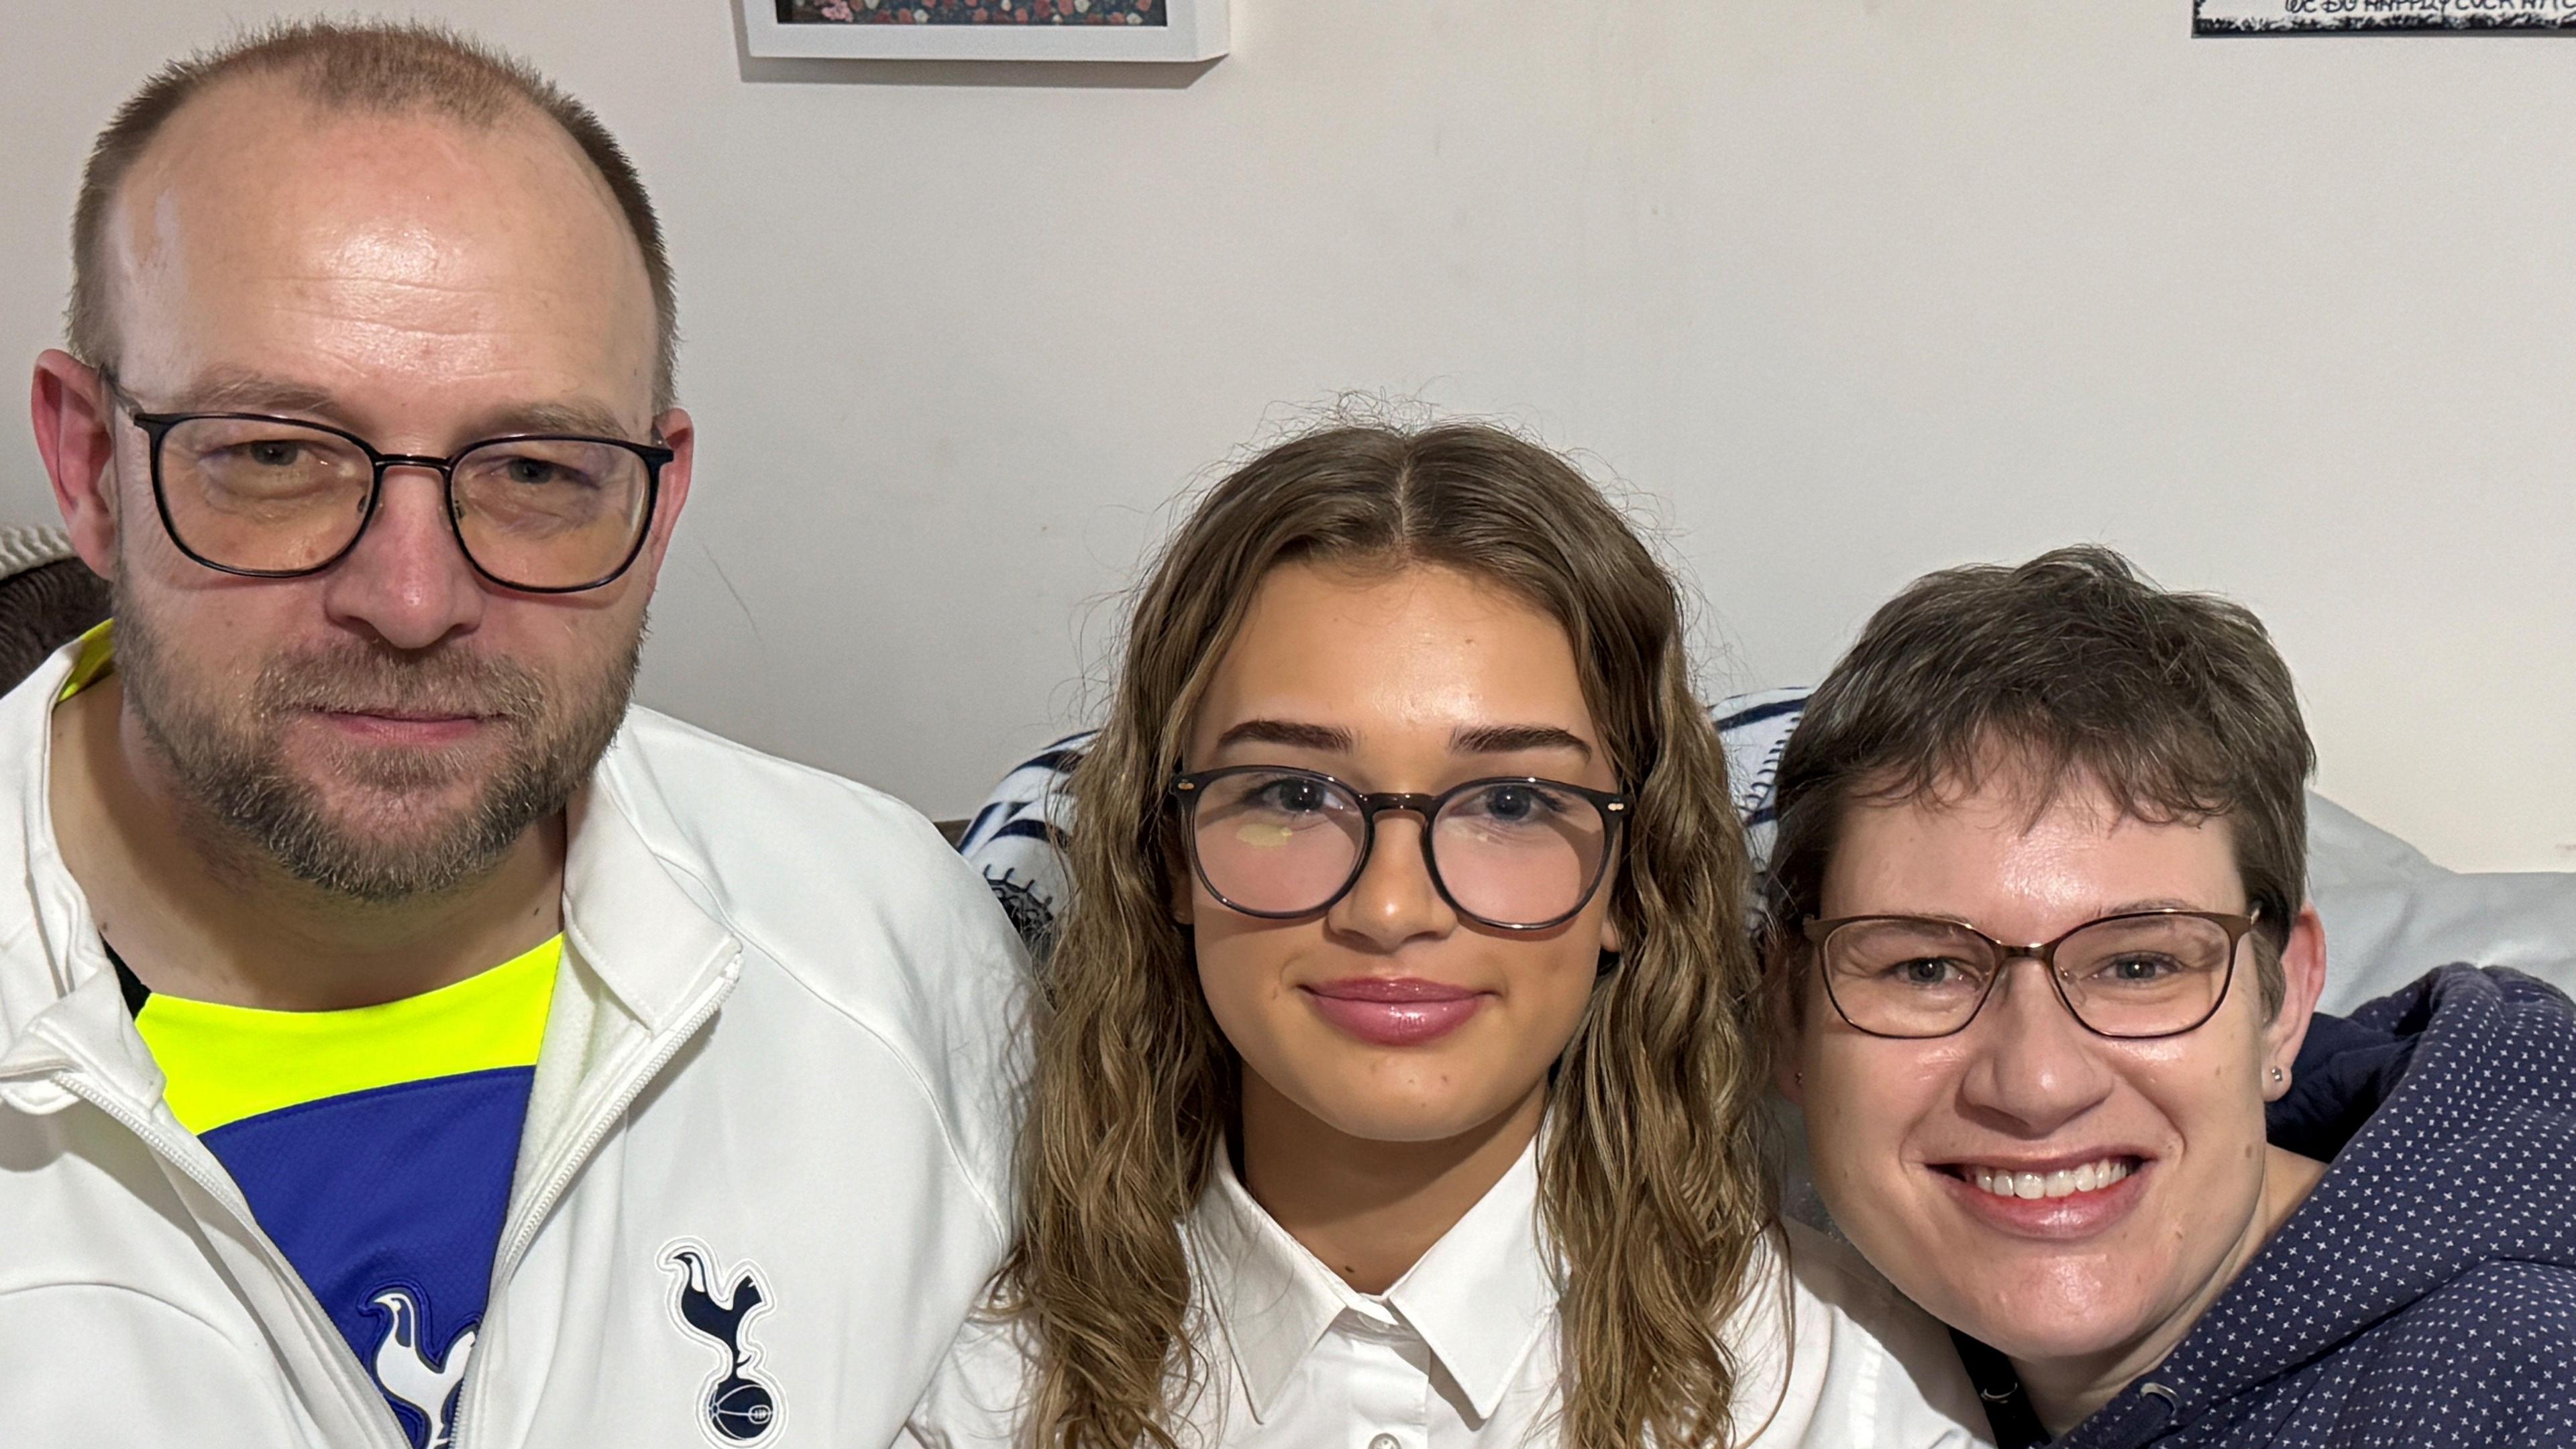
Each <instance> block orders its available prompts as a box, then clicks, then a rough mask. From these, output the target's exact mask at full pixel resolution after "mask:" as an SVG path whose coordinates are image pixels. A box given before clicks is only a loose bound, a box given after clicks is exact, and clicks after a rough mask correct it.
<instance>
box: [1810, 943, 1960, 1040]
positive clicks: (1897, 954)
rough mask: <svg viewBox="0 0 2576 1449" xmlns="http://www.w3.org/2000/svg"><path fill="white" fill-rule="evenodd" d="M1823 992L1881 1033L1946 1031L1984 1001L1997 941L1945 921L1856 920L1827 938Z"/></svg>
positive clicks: (1862, 1025)
mask: <svg viewBox="0 0 2576 1449" xmlns="http://www.w3.org/2000/svg"><path fill="white" fill-rule="evenodd" d="M1824 965H1825V989H1826V990H1827V991H1828V992H1830V993H1832V995H1833V999H1834V1005H1835V1007H1837V1008H1838V1009H1840V1010H1841V1012H1842V1014H1843V1016H1844V1018H1845V1019H1846V1020H1848V1021H1850V1022H1851V1024H1852V1025H1854V1026H1856V1027H1859V1028H1860V1029H1861V1030H1863V1031H1868V1032H1876V1033H1878V1034H1879V1035H1880V1036H1946V1035H1948V1034H1949V1033H1951V1032H1954V1031H1956V1030H1958V1029H1959V1028H1960V1027H1962V1026H1964V1025H1966V1024H1967V1021H1968V1018H1969V1017H1971V1016H1973V1015H1975V1014H1976V1010H1977V1003H1978V1002H1979V1001H1981V1000H1983V999H1984V998H1985V994H1986V985H1987V983H1988V982H1989V981H1991V980H1993V978H1994V974H1995V970H1996V962H1995V952H1994V948H1993V947H1992V946H1989V945H1987V944H1986V943H1985V942H1984V941H1983V940H1982V939H1980V938H1979V937H1977V936H1976V935H1975V934H1974V933H1972V932H1969V931H1966V930H1963V929H1961V928H1959V927H1957V926H1954V925H1951V924H1949V923H1947V922H1944V921H1930V920H1913V919H1904V918H1897V919H1889V920H1884V921H1853V922H1851V923H1849V924H1847V925H1843V926H1838V927H1836V928H1835V929H1834V932H1833V934H1832V935H1829V936H1827V937H1826V938H1825V947H1824Z"/></svg>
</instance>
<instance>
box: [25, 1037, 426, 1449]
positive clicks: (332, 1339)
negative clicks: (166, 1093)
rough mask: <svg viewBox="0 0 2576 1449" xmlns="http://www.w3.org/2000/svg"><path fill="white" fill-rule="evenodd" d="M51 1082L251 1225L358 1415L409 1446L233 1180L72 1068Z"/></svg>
mask: <svg viewBox="0 0 2576 1449" xmlns="http://www.w3.org/2000/svg"><path fill="white" fill-rule="evenodd" d="M52 1081H53V1082H54V1084H55V1085H57V1086H59V1087H61V1088H62V1089H63V1090H65V1091H67V1092H70V1093H71V1094H72V1095H74V1096H76V1097H79V1098H80V1099H81V1100H82V1101H84V1102H87V1103H89V1104H90V1105H91V1106H93V1107H96V1108H97V1109H99V1110H100V1111H102V1112H105V1113H106V1114H107V1115H108V1116H110V1117H112V1118H114V1119H116V1121H117V1122H118V1123H119V1124H121V1125H122V1126H123V1127H124V1128H125V1130H126V1131H128V1132H131V1133H133V1134H134V1136H135V1137H136V1138H137V1139H138V1140H140V1141H141V1142H142V1143H143V1145H144V1146H146V1147H148V1148H150V1149H151V1150H152V1153H153V1155H154V1156H156V1157H159V1158H160V1159H161V1160H162V1161H164V1162H166V1163H169V1164H170V1165H172V1166H174V1167H176V1168H178V1169H179V1170H180V1171H181V1172H184V1173H186V1174H187V1175H188V1179H189V1181H191V1182H194V1183H195V1184H197V1186H198V1187H200V1188H202V1189H204V1191H205V1193H206V1195H207V1196H209V1197H211V1198H213V1199H214V1200H215V1201H216V1202H217V1203H219V1204H221V1205H222V1206H223V1208H224V1210H225V1211H226V1212H228V1213H231V1214H232V1215H233V1217H234V1219H235V1220H237V1221H238V1222H240V1223H241V1224H242V1225H244V1226H246V1227H248V1228H249V1229H250V1230H251V1233H252V1235H253V1236H254V1238H255V1239H256V1240H257V1242H258V1243H259V1245H260V1249H261V1251H262V1253H263V1254H264V1255H265V1256H266V1258H267V1260H268V1269H269V1272H270V1273H271V1274H273V1275H274V1276H275V1277H276V1278H277V1279H278V1281H279V1282H281V1283H283V1284H285V1285H286V1288H287V1291H288V1296H289V1297H290V1298H291V1299H292V1300H293V1301H294V1303H295V1305H296V1308H297V1311H298V1313H299V1314H300V1315H301V1316H302V1318H303V1320H304V1322H303V1325H302V1326H303V1329H304V1331H305V1334H306V1336H307V1337H308V1338H310V1339H318V1340H319V1341H321V1342H322V1343H323V1344H324V1345H325V1348H324V1352H325V1353H326V1354H328V1355H330V1356H331V1357H333V1358H336V1359H337V1360H338V1364H337V1367H338V1368H339V1369H340V1370H341V1375H340V1377H341V1379H342V1380H343V1382H342V1384H341V1389H342V1391H343V1392H344V1393H346V1392H348V1391H349V1390H350V1389H351V1388H352V1385H353V1384H354V1385H363V1386H364V1387H365V1393H364V1394H362V1395H359V1396H358V1401H359V1408H358V1413H359V1416H360V1417H361V1418H371V1419H373V1420H374V1421H375V1423H374V1426H373V1427H374V1428H375V1429H377V1430H379V1431H389V1432H390V1434H391V1437H390V1438H389V1439H384V1440H383V1441H382V1442H384V1443H386V1444H391V1445H394V1446H398V1449H411V1436H410V1435H409V1434H406V1433H404V1432H403V1429H402V1425H401V1423H400V1422H399V1421H397V1420H396V1419H395V1418H394V1411H393V1407H392V1406H391V1405H389V1404H387V1403H386V1402H385V1397H384V1393H383V1391H382V1390H381V1389H379V1388H377V1387H376V1380H375V1376H374V1375H372V1374H370V1373H368V1372H367V1370H366V1366H365V1365H363V1364H361V1363H359V1362H358V1352H357V1350H356V1349H354V1348H352V1347H350V1346H349V1340H348V1339H347V1337H345V1336H344V1335H342V1333H341V1332H340V1329H339V1326H338V1325H336V1324H334V1323H332V1322H331V1320H330V1316H329V1315H327V1314H325V1313H324V1312H323V1311H322V1301H321V1300H320V1299H318V1298H316V1297H314V1296H313V1290H312V1288H311V1287H309V1286H308V1285H307V1284H306V1283H305V1281H304V1276H303V1275H302V1274H301V1273H298V1272H296V1271H295V1265H294V1264H292V1263H289V1262H287V1261H286V1255H285V1254H284V1253H281V1252H279V1251H278V1248H277V1244H276V1243H274V1242H272V1241H270V1239H269V1236H268V1230H267V1229H265V1228H262V1227H261V1226H260V1225H259V1221H258V1219H256V1218H254V1217H252V1216H251V1215H250V1214H249V1213H247V1212H245V1211H244V1210H242V1209H241V1208H239V1207H236V1206H235V1205H234V1199H235V1197H236V1196H237V1195H238V1194H237V1191H236V1189H235V1188H234V1187H233V1185H232V1184H231V1183H230V1182H228V1181H224V1180H220V1179H218V1178H215V1177H213V1176H210V1175H209V1174H207V1173H206V1172H205V1170H204V1169H202V1168H201V1167H199V1166H198V1165H197V1164H195V1163H192V1162H190V1161H188V1160H187V1156H186V1154H184V1153H182V1152H178V1151H175V1150H173V1144H172V1143H171V1142H170V1141H169V1140H168V1138H167V1137H165V1136H164V1135H163V1133H162V1132H161V1131H160V1129H159V1128H158V1127H156V1126H154V1125H153V1124H152V1123H151V1122H150V1121H149V1120H147V1119H145V1118H143V1117H141V1116H138V1115H137V1114H136V1113H134V1112H133V1111H131V1110H129V1109H128V1108H126V1107H125V1106H123V1105H122V1104H120V1103H116V1102H112V1101H110V1100H108V1099H107V1097H106V1095H105V1094H103V1093H100V1092H97V1091H94V1090H92V1089H91V1088H90V1087H89V1086H88V1085H87V1084H86V1083H85V1082H84V1081H83V1080H82V1078H81V1076H80V1073H79V1071H78V1070H77V1069H76V1068H70V1069H65V1070H61V1071H57V1072H55V1073H54V1074H53V1076H52ZM317 1324H318V1325H320V1327H319V1330H318V1331H317V1330H316V1327H315V1326H316V1325H317Z"/></svg>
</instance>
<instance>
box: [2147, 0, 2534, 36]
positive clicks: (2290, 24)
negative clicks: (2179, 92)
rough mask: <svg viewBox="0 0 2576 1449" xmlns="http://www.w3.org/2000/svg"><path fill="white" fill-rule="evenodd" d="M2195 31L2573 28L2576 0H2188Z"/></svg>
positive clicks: (2285, 31)
mask: <svg viewBox="0 0 2576 1449" xmlns="http://www.w3.org/2000/svg"><path fill="white" fill-rule="evenodd" d="M2191 27H2192V31H2193V33H2194V34H2198V35H2254V34H2287V33H2291V32H2297V31H2333V30H2576V0H2192V7H2191Z"/></svg>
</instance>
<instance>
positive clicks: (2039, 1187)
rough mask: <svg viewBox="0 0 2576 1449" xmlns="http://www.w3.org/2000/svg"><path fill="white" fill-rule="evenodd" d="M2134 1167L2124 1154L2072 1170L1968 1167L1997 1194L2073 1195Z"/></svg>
mask: <svg viewBox="0 0 2576 1449" xmlns="http://www.w3.org/2000/svg"><path fill="white" fill-rule="evenodd" d="M2134 1170H2135V1169H2134V1168H2132V1167H2131V1166H2130V1164H2129V1159H2127V1158H2125V1157H2105V1158H2103V1159H2102V1160H2101V1161H2099V1162H2088V1163H2086V1164H2084V1165H2083V1166H2082V1167H2078V1168H2075V1169H2073V1170H2071V1171H2070V1170H2067V1169H2063V1168H2061V1169H2059V1170H2058V1171H2056V1172H1997V1171H1995V1170H1994V1169H1993V1168H1991V1167H1971V1168H1968V1169H1967V1170H1966V1171H1967V1178H1968V1181H1970V1182H1973V1183H1975V1184H1976V1185H1977V1186H1978V1187H1979V1188H1980V1189H1982V1190H1983V1191H1986V1192H1990V1193H1993V1194H1994V1195H1995V1196H1997V1197H2032V1198H2038V1197H2071V1196H2073V1195H2074V1194H2076V1193H2079V1192H2095V1191H2098V1190H2100V1189H2102V1188H2106V1187H2109V1186H2110V1185H2111V1184H2113V1183H2115V1182H2118V1181H2119V1180H2120V1179H2121V1178H2124V1177H2127V1176H2128V1175H2129V1174H2130V1173H2131V1172H2132V1171H2134Z"/></svg>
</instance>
